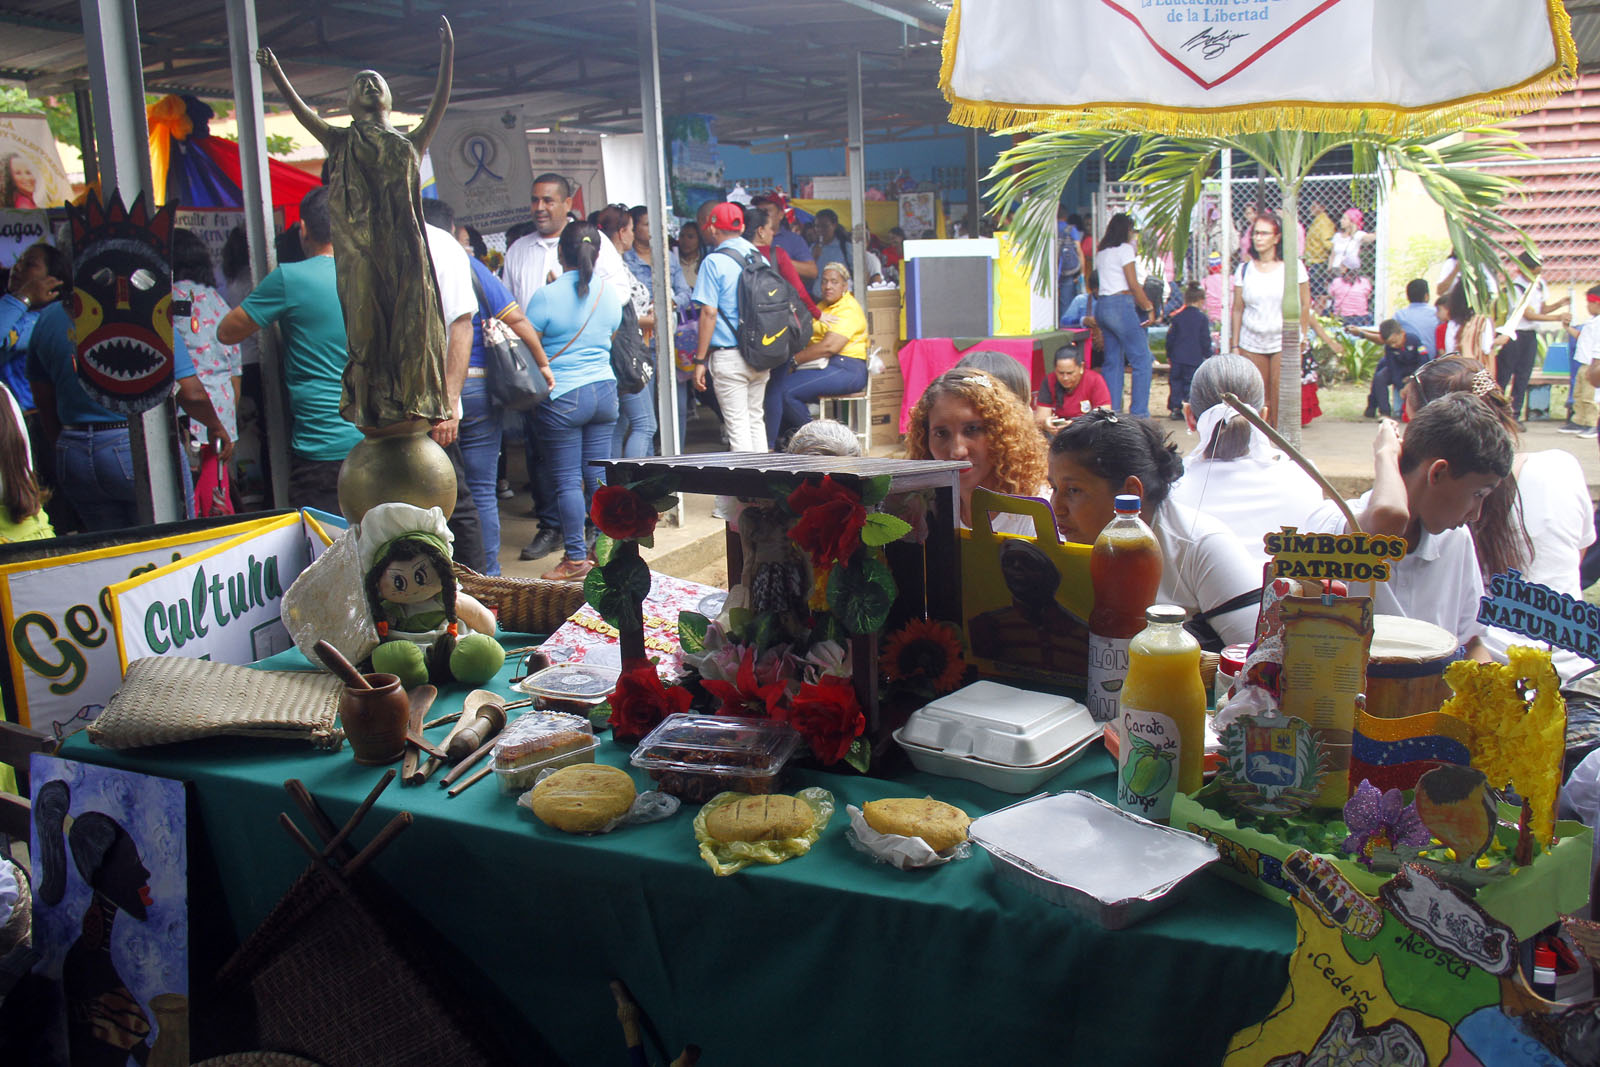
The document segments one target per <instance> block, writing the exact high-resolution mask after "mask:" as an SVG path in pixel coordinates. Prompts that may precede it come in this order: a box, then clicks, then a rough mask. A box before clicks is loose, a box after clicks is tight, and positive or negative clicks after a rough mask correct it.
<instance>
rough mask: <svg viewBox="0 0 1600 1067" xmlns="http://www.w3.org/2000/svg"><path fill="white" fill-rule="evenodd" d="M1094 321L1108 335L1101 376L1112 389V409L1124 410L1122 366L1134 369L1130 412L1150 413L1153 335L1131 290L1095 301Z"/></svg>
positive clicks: (1141, 415)
mask: <svg viewBox="0 0 1600 1067" xmlns="http://www.w3.org/2000/svg"><path fill="white" fill-rule="evenodd" d="M1094 317H1095V321H1097V322H1098V323H1100V332H1101V333H1102V334H1104V335H1105V339H1106V351H1105V359H1104V361H1103V362H1101V364H1100V376H1101V377H1103V378H1104V379H1105V380H1106V387H1107V388H1109V389H1110V390H1111V410H1112V411H1121V410H1122V367H1123V363H1124V362H1126V363H1127V365H1128V367H1129V369H1131V370H1132V371H1133V395H1132V396H1131V397H1129V399H1128V414H1130V415H1133V416H1134V417H1135V418H1141V419H1143V418H1148V417H1149V415H1150V367H1151V362H1152V361H1151V359H1150V338H1149V335H1148V334H1147V333H1146V332H1145V327H1144V326H1142V325H1140V322H1141V319H1140V317H1139V309H1138V307H1137V306H1135V304H1134V302H1133V294H1132V293H1113V294H1112V295H1110V296H1102V297H1101V298H1100V299H1099V300H1097V301H1095V305H1094Z"/></svg>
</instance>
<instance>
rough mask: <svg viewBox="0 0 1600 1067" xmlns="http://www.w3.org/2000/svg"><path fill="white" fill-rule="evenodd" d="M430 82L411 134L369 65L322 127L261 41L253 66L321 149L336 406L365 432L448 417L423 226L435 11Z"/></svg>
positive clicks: (447, 39) (440, 325)
mask: <svg viewBox="0 0 1600 1067" xmlns="http://www.w3.org/2000/svg"><path fill="white" fill-rule="evenodd" d="M439 39H440V47H439V80H438V83H437V84H436V85H435V86H434V90H433V99H432V100H431V101H429V102H428V111H427V113H426V114H425V115H424V116H423V117H422V122H421V123H420V124H419V125H418V126H417V128H416V129H414V130H412V131H411V132H410V133H401V132H400V131H399V130H397V129H395V128H394V127H393V126H392V125H390V124H389V110H390V108H391V107H392V106H393V103H394V101H393V98H392V97H391V96H390V95H389V85H388V83H387V82H385V81H384V80H383V76H382V75H381V74H379V73H378V72H377V71H375V70H363V71H360V72H359V73H357V74H356V76H355V77H354V78H352V79H351V81H350V117H351V123H350V125H349V126H330V125H329V124H328V123H326V122H324V121H323V120H322V118H321V117H320V116H318V115H317V113H316V112H315V111H313V110H312V109H311V108H310V107H309V106H308V105H307V104H306V102H305V101H304V100H302V99H300V96H299V94H298V93H296V92H295V91H294V87H293V86H291V85H290V84H289V79H288V78H286V77H285V76H284V73H283V69H282V68H281V67H279V66H278V60H277V57H276V56H274V55H273V54H272V50H271V49H270V48H262V49H260V50H259V51H257V52H256V61H257V62H258V63H260V64H261V66H262V67H263V68H265V69H266V72H267V73H268V74H269V75H271V76H272V80H273V82H275V83H276V84H277V86H278V91H279V92H280V93H281V94H282V95H283V98H284V100H285V101H286V102H287V103H288V105H289V108H290V110H291V111H293V112H294V114H295V117H296V118H298V119H299V120H300V124H301V125H302V126H304V127H305V128H306V129H307V130H309V131H310V133H311V135H312V136H313V137H315V138H316V139H317V140H318V141H320V142H321V143H322V147H323V148H324V149H326V150H327V153H328V168H327V181H328V194H329V199H328V206H329V208H330V209H331V214H332V216H333V258H334V272H335V276H336V277H337V278H338V283H339V301H340V303H342V304H343V305H344V326H345V335H346V339H347V342H348V346H349V353H350V362H349V365H348V366H347V367H346V368H345V372H344V390H343V395H342V396H341V398H340V403H339V412H340V414H342V415H343V416H344V417H345V418H347V419H349V420H350V421H351V422H353V423H355V424H356V425H357V426H358V427H360V428H361V429H362V431H363V432H365V433H368V434H372V435H379V434H386V433H396V432H400V433H404V432H414V431H416V430H418V429H426V427H427V425H428V424H430V423H434V422H439V421H441V420H444V419H450V418H453V417H454V415H455V413H454V411H453V410H452V409H451V401H450V397H449V394H448V389H447V387H446V383H445V371H444V363H445V333H444V321H443V315H442V313H441V311H440V310H439V291H438V286H437V284H436V283H435V281H434V277H433V260H432V258H431V257H430V256H429V255H428V241H427V238H426V236H424V234H423V230H422V226H423V222H422V178H421V171H422V153H423V152H425V151H426V150H427V148H428V142H429V140H431V139H432V137H433V134H434V131H435V130H437V129H438V128H439V120H440V119H442V118H443V117H444V111H445V108H446V107H447V106H448V105H449V103H450V80H451V70H452V67H453V64H454V57H455V38H454V36H453V35H452V34H451V32H450V22H449V20H447V19H446V18H445V17H444V16H443V15H441V16H439Z"/></svg>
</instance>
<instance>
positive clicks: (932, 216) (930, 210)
mask: <svg viewBox="0 0 1600 1067" xmlns="http://www.w3.org/2000/svg"><path fill="white" fill-rule="evenodd" d="M899 206H900V229H901V231H902V232H903V233H904V234H905V235H906V240H908V241H918V240H923V239H925V238H932V237H937V236H939V227H938V222H939V219H938V211H939V194H938V193H933V192H927V193H901V194H900V200H899Z"/></svg>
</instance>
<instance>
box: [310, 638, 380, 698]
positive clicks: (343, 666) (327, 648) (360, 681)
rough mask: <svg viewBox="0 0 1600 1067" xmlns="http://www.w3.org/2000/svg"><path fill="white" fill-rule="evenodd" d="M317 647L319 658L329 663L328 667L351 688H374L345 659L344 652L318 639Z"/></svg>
mask: <svg viewBox="0 0 1600 1067" xmlns="http://www.w3.org/2000/svg"><path fill="white" fill-rule="evenodd" d="M315 647H316V650H317V658H318V659H320V660H322V662H323V663H325V664H327V667H328V669H329V670H330V671H332V672H333V673H334V674H337V675H338V676H339V678H340V680H341V681H343V682H344V684H345V685H347V686H349V687H350V688H351V689H371V688H372V685H371V684H370V683H369V682H368V681H367V680H366V679H365V678H363V677H362V676H361V672H360V671H358V670H356V668H355V665H354V664H352V663H351V662H350V661H349V660H347V659H345V658H344V654H343V653H342V652H340V651H339V650H338V649H337V648H334V647H333V646H332V645H330V644H328V642H326V641H318V642H317V643H316V646H315Z"/></svg>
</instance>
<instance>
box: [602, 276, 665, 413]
mask: <svg viewBox="0 0 1600 1067" xmlns="http://www.w3.org/2000/svg"><path fill="white" fill-rule="evenodd" d="M611 372H612V373H613V374H615V375H616V377H617V392H618V393H620V394H623V395H625V396H632V395H633V394H634V393H638V392H642V391H643V390H644V387H645V386H647V385H649V384H650V379H651V378H654V377H655V373H656V365H655V360H654V359H653V358H652V357H651V355H650V349H649V348H648V347H647V346H646V345H645V343H644V334H643V332H642V331H641V330H640V329H639V316H638V314H637V313H636V312H635V311H634V310H633V301H631V300H630V301H628V302H626V303H624V304H623V305H622V325H621V326H618V327H617V329H616V332H615V333H613V334H612V335H611Z"/></svg>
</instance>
